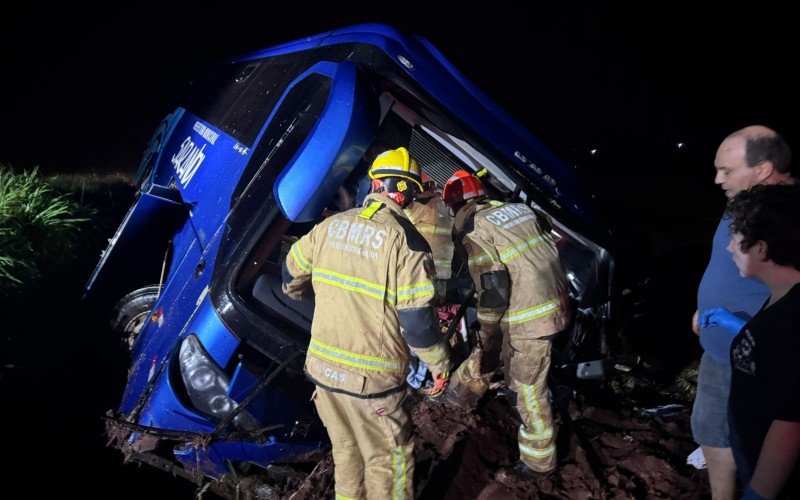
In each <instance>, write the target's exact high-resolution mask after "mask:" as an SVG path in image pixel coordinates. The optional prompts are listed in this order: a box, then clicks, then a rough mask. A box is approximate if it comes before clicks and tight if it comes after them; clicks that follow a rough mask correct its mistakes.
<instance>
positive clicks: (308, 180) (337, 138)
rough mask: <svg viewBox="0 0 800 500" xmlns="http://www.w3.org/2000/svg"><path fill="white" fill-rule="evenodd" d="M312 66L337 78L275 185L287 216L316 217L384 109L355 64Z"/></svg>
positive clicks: (362, 148)
mask: <svg viewBox="0 0 800 500" xmlns="http://www.w3.org/2000/svg"><path fill="white" fill-rule="evenodd" d="M311 70H314V71H315V72H318V73H321V74H327V75H328V76H331V77H332V78H333V85H332V87H331V92H330V96H329V97H328V104H327V105H326V107H325V109H324V110H323V112H322V116H320V118H319V120H318V121H317V123H316V125H315V126H314V130H313V131H312V132H311V133H310V134H309V139H308V140H306V142H305V144H303V146H302V147H301V148H300V150H299V151H298V152H297V153H296V154H295V156H294V158H293V159H292V161H291V162H289V165H288V166H287V167H286V168H284V169H283V171H282V172H281V174H280V176H279V177H278V179H277V181H275V188H274V192H275V198H276V199H277V200H278V204H279V206H280V208H281V211H282V212H283V213H284V215H285V216H286V218H287V219H289V220H291V221H299V222H307V221H312V220H314V219H315V218H316V217H317V216H318V215H319V214H320V213H321V212H322V209H323V208H324V207H325V203H326V202H327V201H328V200H330V199H331V198H332V197H333V195H334V193H336V190H337V189H338V188H339V186H340V185H341V184H342V182H344V180H345V179H346V178H347V176H348V175H350V172H351V170H352V168H353V166H354V165H356V164H357V163H358V160H359V158H361V157H362V156H363V155H364V151H365V150H366V148H367V146H368V145H369V143H370V142H371V141H372V138H373V137H374V135H375V130H376V128H377V126H378V117H379V113H380V109H379V108H378V99H377V96H375V95H374V93H373V92H372V90H371V89H369V88H368V87H367V86H366V84H364V83H363V82H362V80H361V79H360V78H358V72H357V68H356V65H355V64H353V63H350V62H345V63H341V64H333V63H320V64H316V65H314V66H313V67H312V68H311ZM343 124H346V126H343Z"/></svg>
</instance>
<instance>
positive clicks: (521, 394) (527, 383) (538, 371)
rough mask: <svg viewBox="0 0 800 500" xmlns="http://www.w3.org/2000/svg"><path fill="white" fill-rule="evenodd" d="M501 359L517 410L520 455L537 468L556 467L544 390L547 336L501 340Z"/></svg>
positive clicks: (548, 345)
mask: <svg viewBox="0 0 800 500" xmlns="http://www.w3.org/2000/svg"><path fill="white" fill-rule="evenodd" d="M503 361H504V364H505V366H506V367H508V369H507V371H506V383H507V384H508V387H509V389H510V390H511V394H509V396H510V399H511V403H512V405H513V406H515V407H516V409H517V412H519V416H520V419H521V420H522V424H521V425H520V426H519V434H518V437H519V458H520V460H521V461H522V462H523V463H524V464H525V465H527V466H528V467H530V468H531V469H533V470H535V471H536V472H549V471H551V470H553V469H555V467H556V446H555V438H556V433H555V429H553V411H552V408H551V406H550V394H549V392H548V390H547V373H548V372H549V371H550V340H542V339H530V340H516V339H514V340H510V341H506V342H504V343H503Z"/></svg>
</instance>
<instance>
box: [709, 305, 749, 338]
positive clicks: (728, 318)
mask: <svg viewBox="0 0 800 500" xmlns="http://www.w3.org/2000/svg"><path fill="white" fill-rule="evenodd" d="M745 323H746V321H745V320H743V319H742V318H740V317H738V316H736V315H735V314H733V313H732V312H730V311H729V310H727V309H725V308H724V307H712V308H711V309H707V310H705V311H703V312H702V313H701V314H700V316H699V318H698V319H697V324H698V325H700V326H701V327H702V328H708V327H710V326H719V327H722V328H724V329H725V330H728V331H729V332H732V333H739V331H741V329H742V327H743V326H744V325H745Z"/></svg>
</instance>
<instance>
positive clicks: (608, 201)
mask: <svg viewBox="0 0 800 500" xmlns="http://www.w3.org/2000/svg"><path fill="white" fill-rule="evenodd" d="M470 5H471V6H467V5H466V4H465V3H457V4H453V5H444V4H439V3H436V4H434V2H426V3H421V2H418V3H409V2H404V3H401V2H393V3H391V4H390V3H387V2H378V1H375V2H370V3H366V2H360V3H359V2H348V3H347V4H346V5H345V4H344V2H336V3H335V4H334V3H330V4H324V5H319V4H317V3H302V2H267V1H261V2H243V1H240V0H232V1H227V2H209V1H195V2H191V3H179V2H159V3H156V2H145V3H137V4H136V5H126V6H118V7H117V6H115V7H114V8H107V7H100V8H94V7H88V6H82V5H80V4H70V5H69V6H68V7H63V6H56V7H48V6H45V5H41V4H37V3H27V4H25V5H17V6H15V12H14V13H9V12H3V14H2V20H3V22H2V27H1V28H0V164H5V165H8V164H11V165H12V166H13V167H14V168H15V169H17V170H23V169H31V168H33V167H35V166H38V167H39V168H40V170H41V171H42V172H44V173H46V174H53V173H62V172H80V173H100V174H102V173H111V172H123V173H132V172H133V171H134V170H135V168H136V166H137V165H138V163H139V156H140V154H141V152H142V150H143V149H144V147H145V145H146V144H147V141H148V139H149V138H150V136H151V134H152V132H153V131H154V129H155V127H156V126H157V125H158V123H159V122H160V120H161V118H162V117H163V116H164V115H166V114H167V113H169V112H170V111H171V110H172V109H173V108H174V107H175V106H176V105H177V104H178V98H179V96H180V91H181V88H182V87H183V85H184V84H186V83H187V82H188V81H189V80H190V79H191V78H192V76H193V74H194V73H195V72H196V71H198V70H199V69H201V68H202V67H203V66H204V65H205V64H206V63H209V62H211V61H213V60H216V59H218V58H221V57H225V56H231V55H235V54H238V53H243V52H248V51H250V50H254V49H259V48H264V47H268V46H271V45H275V44H278V43H283V42H288V41H292V40H295V39H299V38H302V37H304V36H308V35H314V34H318V33H321V32H324V31H327V30H330V29H335V28H339V27H343V26H347V25H352V24H357V23H362V22H382V23H387V24H390V25H393V26H395V27H398V28H401V29H405V30H407V31H410V32H412V33H416V34H419V35H422V36H423V37H425V38H427V39H428V40H430V41H431V42H432V43H433V44H434V45H435V46H436V47H437V48H438V49H439V50H440V51H441V52H442V53H443V54H444V55H445V57H447V58H448V59H449V60H450V61H451V62H452V63H453V64H454V65H455V66H456V67H457V68H458V69H459V70H460V71H461V72H463V73H464V74H465V75H466V76H467V77H468V78H469V79H471V80H472V81H473V82H474V83H475V84H476V85H477V86H478V87H479V88H481V89H482V90H484V91H485V92H486V93H487V94H488V95H489V96H490V97H491V98H493V99H494V100H495V101H497V102H498V103H499V104H500V105H501V106H502V107H503V108H505V109H506V110H507V111H508V112H509V113H510V114H511V115H512V116H514V117H515V118H516V119H517V120H519V121H520V122H521V123H522V124H523V125H524V126H526V127H527V128H528V129H529V130H530V131H531V132H532V133H533V134H534V135H535V136H536V137H538V138H539V139H541V140H542V141H543V142H544V143H545V144H547V145H548V146H550V147H551V148H552V149H553V150H554V151H555V152H556V153H558V154H559V155H560V156H562V158H564V159H565V161H567V163H568V164H569V165H572V166H574V167H575V168H576V169H577V171H578V173H579V175H581V176H582V177H583V178H584V179H585V180H586V183H587V185H588V186H589V187H590V189H591V190H592V191H593V192H594V193H595V195H596V198H595V199H596V201H597V202H598V206H599V208H600V209H601V210H602V211H603V212H604V213H605V216H606V217H607V220H608V221H609V227H610V229H611V231H612V235H613V245H614V251H615V254H614V255H615V257H616V265H617V270H618V276H619V280H620V283H619V285H620V286H621V287H636V286H641V294H640V295H637V296H645V297H646V298H647V301H646V302H645V304H646V306H644V307H645V309H646V313H647V314H645V315H644V316H642V317H643V318H645V319H643V320H639V321H638V323H635V327H636V332H635V334H636V335H635V337H637V338H638V339H639V345H640V346H644V348H645V350H646V349H650V350H651V352H658V353H659V354H660V355H661V357H662V359H663V358H666V359H672V360H673V361H674V365H675V366H676V367H680V366H682V365H684V364H685V363H686V362H688V361H690V360H691V359H693V358H696V357H697V354H698V352H699V351H698V350H697V345H696V339H695V338H694V337H693V335H692V334H691V333H690V332H689V329H688V320H689V316H690V315H691V313H692V311H693V310H694V307H695V306H694V293H695V291H696V287H697V283H698V281H699V279H700V275H701V273H702V270H703V268H704V266H705V263H706V262H707V259H708V251H709V244H710V240H711V235H712V233H713V229H714V227H715V225H716V223H717V221H718V220H719V216H720V214H721V212H722V209H723V206H724V196H723V195H722V193H721V191H720V190H719V189H718V188H717V187H716V186H714V185H713V175H714V174H713V158H714V153H715V150H716V147H717V145H718V144H719V142H720V141H721V140H722V139H723V138H724V137H725V136H726V135H727V134H729V133H730V132H733V131H734V130H737V129H739V128H741V127H744V126H746V125H750V124H754V123H760V124H764V125H767V126H770V127H773V128H775V129H776V130H777V131H778V132H779V133H781V134H783V135H784V137H785V138H786V139H787V141H788V142H789V144H790V146H792V148H793V149H794V150H798V148H800V127H799V126H798V120H797V118H796V111H797V109H798V106H797V104H798V98H797V89H798V88H799V87H798V83H800V82H798V78H797V77H796V76H792V75H795V74H797V72H798V71H797V69H798V68H797V67H796V66H797V56H796V49H795V48H796V47H797V43H796V41H795V40H794V37H795V33H796V27H795V26H794V23H793V21H791V19H792V16H790V15H789V14H788V13H787V12H786V11H785V10H786V9H787V8H784V9H780V8H777V7H776V6H775V5H774V4H770V3H765V2H759V3H758V4H757V5H753V4H752V3H751V4H748V6H747V8H742V7H740V6H739V5H736V4H733V3H731V2H722V1H713V2H709V1H697V2H667V3H658V4H657V5H655V6H651V5H648V3H642V2H636V3H634V2H625V3H622V2H615V3H614V4H613V5H612V4H608V3H604V2H597V1H563V2H552V1H551V2H543V1H537V2H505V1H496V2H491V3H489V2H482V3H481V2H477V3H471V4H470ZM434 7H435V9H436V13H434V12H431V11H430V10H429V9H433V8H434ZM678 143H682V144H683V146H682V147H678ZM591 150H596V153H595V154H591V153H590V151H591ZM795 174H797V170H796V169H795ZM122 213H124V211H120V213H119V216H120V217H121V214H122ZM112 232H113V229H111V230H109V234H107V235H105V237H110V236H111V235H112V234H111V233H112ZM95 262H96V256H88V257H87V258H86V268H87V269H86V270H85V271H86V274H88V271H89V270H90V269H91V267H92V266H93V265H94V264H95ZM76 272H80V273H83V272H84V270H76ZM66 293H67V292H65V294H66ZM65 303H67V304H76V303H77V298H75V297H70V298H69V299H68V300H66V301H65ZM67 307H68V306H63V305H62V307H59V308H56V311H60V310H65V309H67ZM69 307H71V306H69ZM30 308H31V309H35V310H34V312H33V314H41V311H47V310H48V305H47V304H44V305H42V304H35V305H31V307H30ZM69 310H70V311H71V312H69V313H67V314H66V315H65V316H64V317H63V318H59V317H57V316H56V317H50V318H48V321H47V322H45V324H47V325H49V326H48V331H46V332H45V331H29V332H26V333H27V335H26V336H25V340H23V341H22V343H21V344H20V345H17V346H16V347H15V349H17V350H18V352H19V355H18V356H16V358H17V359H18V361H20V362H21V363H20V364H22V365H27V368H26V369H27V370H28V371H27V372H26V371H23V370H20V371H18V372H14V373H17V375H13V376H16V377H18V381H19V382H20V383H15V381H14V379H13V376H12V378H11V379H9V377H8V376H6V378H4V379H3V382H5V383H6V387H12V388H13V389H12V390H11V391H10V392H9V393H8V394H6V396H7V397H9V396H10V397H9V400H10V401H11V403H10V404H8V405H4V408H5V410H4V413H5V415H3V417H4V419H3V420H2V421H3V422H5V421H6V420H5V418H8V417H9V416H11V417H12V418H11V420H10V422H11V424H3V426H4V433H5V434H6V438H4V440H3V446H2V447H3V450H4V452H3V454H2V458H3V463H2V469H3V470H4V471H6V472H10V471H12V472H13V473H14V474H21V475H20V476H19V477H20V478H23V479H25V480H27V481H28V485H29V486H32V487H33V488H32V489H33V491H36V490H44V491H52V492H58V491H67V490H70V489H73V488H74V487H75V486H78V487H80V488H82V489H83V490H84V491H85V492H86V493H87V494H88V493H95V492H96V493H100V494H108V493H109V492H113V494H114V495H115V496H116V497H118V498H122V497H126V498H135V497H139V496H143V495H145V494H147V493H146V492H148V491H152V490H151V489H149V488H152V486H153V485H155V484H157V483H156V482H155V481H157V480H158V478H163V477H164V476H165V474H164V473H161V472H158V471H155V470H152V471H151V470H148V468H143V469H141V470H137V469H134V468H132V467H131V466H125V467H123V466H122V465H121V458H120V455H119V453H118V452H116V451H115V450H111V449H103V448H102V443H103V435H102V428H101V425H100V423H99V422H100V417H101V416H102V414H103V413H104V411H105V410H106V409H109V408H112V407H113V406H115V405H116V404H117V402H118V400H119V397H120V395H121V391H122V384H123V383H124V372H125V367H126V360H125V359H124V355H122V353H120V352H119V351H118V350H117V348H118V346H117V345H116V341H115V340H114V339H112V338H110V337H108V338H106V337H102V336H101V335H102V333H98V332H103V331H104V328H105V326H101V324H102V325H104V324H105V323H103V322H104V321H105V318H104V317H102V316H103V315H102V314H101V313H99V312H97V311H91V310H89V311H87V310H85V309H81V308H80V306H75V307H73V308H71V309H69ZM21 316H22V315H20V317H15V318H12V321H11V322H10V323H6V324H5V325H6V326H8V325H9V324H10V325H11V326H12V327H13V328H15V329H18V330H19V331H20V332H22V331H25V328H26V325H29V324H30V321H29V320H28V319H26V318H25V317H21ZM43 316H46V315H43ZM6 319H8V318H6ZM6 347H8V346H6ZM34 357H35V359H34ZM26 384H27V385H26ZM33 433H35V434H36V435H35V436H32V434H33ZM99 450H102V451H99ZM87 453H88V454H90V455H91V456H92V457H93V458H92V461H91V462H80V461H77V460H76V458H77V457H79V456H81V455H82V454H87ZM42 462H47V463H51V464H52V463H56V464H58V468H57V469H54V470H51V471H50V473H49V474H50V475H49V476H48V475H44V476H41V477H39V476H38V475H37V474H38V472H37V466H38V465H39V464H41V463H42ZM9 467H10V468H9ZM10 477H11V475H9V478H10ZM39 481H41V483H40V482H39ZM173 481H177V482H179V483H181V480H177V479H175V480H173ZM181 484H182V483H181ZM187 484H188V483H187ZM168 485H169V486H165V485H159V488H162V489H161V490H160V491H161V492H162V493H166V492H165V490H163V488H165V487H168V488H174V491H172V493H173V494H176V495H177V496H176V497H177V498H188V497H190V496H191V495H190V491H191V488H190V487H187V489H185V490H184V489H181V486H177V485H175V484H173V483H172V482H169V483H168ZM182 486H185V485H182ZM153 494H156V493H155V492H153ZM157 496H160V495H157Z"/></svg>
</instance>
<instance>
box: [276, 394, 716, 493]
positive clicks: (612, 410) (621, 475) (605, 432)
mask: <svg viewBox="0 0 800 500" xmlns="http://www.w3.org/2000/svg"><path fill="white" fill-rule="evenodd" d="M594 389H596V390H594V391H593V392H594V395H593V396H586V395H582V394H576V393H575V392H574V391H573V389H572V388H569V387H566V386H560V387H559V389H558V390H557V394H558V398H557V401H558V411H557V416H556V423H557V426H558V428H559V431H558V438H557V449H558V457H559V468H558V470H557V471H556V472H555V473H554V474H552V475H550V476H548V477H542V478H538V479H527V478H522V477H519V476H518V475H514V474H510V473H508V472H507V470H505V468H507V467H508V466H510V465H511V464H513V463H514V461H515V460H516V459H517V458H518V456H519V453H518V451H517V449H516V437H515V436H516V429H517V425H518V421H517V420H516V418H515V417H514V415H513V413H512V411H511V410H510V407H509V405H508V404H507V403H506V401H505V399H504V398H503V397H502V396H501V395H499V394H498V393H497V392H495V391H493V392H491V393H490V394H488V395H487V397H486V398H485V399H484V400H483V401H482V402H481V404H480V405H479V407H478V408H477V409H476V410H475V411H474V412H467V411H463V410H460V409H454V408H452V407H446V406H443V405H441V404H438V403H433V402H430V401H428V400H426V399H424V398H421V397H419V396H414V398H413V399H414V401H413V402H412V418H413V421H414V426H415V439H416V449H415V459H416V475H415V493H416V495H417V496H418V498H431V499H434V498H441V499H492V500H494V499H523V498H524V499H535V498H565V499H566V498H569V499H584V498H586V499H588V498H593V499H595V498H609V499H611V498H619V499H621V498H707V497H710V493H709V489H708V486H707V484H708V483H707V481H708V478H707V473H706V471H704V470H703V471H699V470H697V469H695V468H694V467H692V466H690V465H686V463H685V461H686V456H687V455H688V454H689V453H691V452H692V451H693V450H694V449H695V447H696V445H695V444H694V442H693V441H692V438H691V431H690V430H689V408H687V407H686V406H684V405H677V404H675V403H672V406H669V407H666V408H663V409H662V410H661V411H660V413H661V414H658V412H654V411H652V409H653V408H652V407H651V408H638V407H637V406H636V405H635V402H634V400H632V399H628V398H627V397H623V396H621V395H620V396H619V397H617V396H615V395H614V394H612V393H611V392H610V391H606V390H604V389H602V388H600V389H599V390H597V389H598V388H594ZM662 406H663V405H662ZM648 410H651V411H648ZM333 491H334V487H333V461H332V459H331V457H330V456H328V457H327V458H326V459H325V460H324V461H323V462H322V463H321V464H319V465H318V466H317V467H316V468H315V469H314V471H313V472H312V474H311V475H310V476H309V477H308V478H307V479H306V481H305V482H303V483H302V484H301V485H300V486H299V487H296V488H287V489H285V490H283V491H281V492H280V493H279V494H278V496H279V497H280V498H293V499H295V500H302V499H308V500H311V499H318V498H333ZM276 493H278V492H277V491H276Z"/></svg>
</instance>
